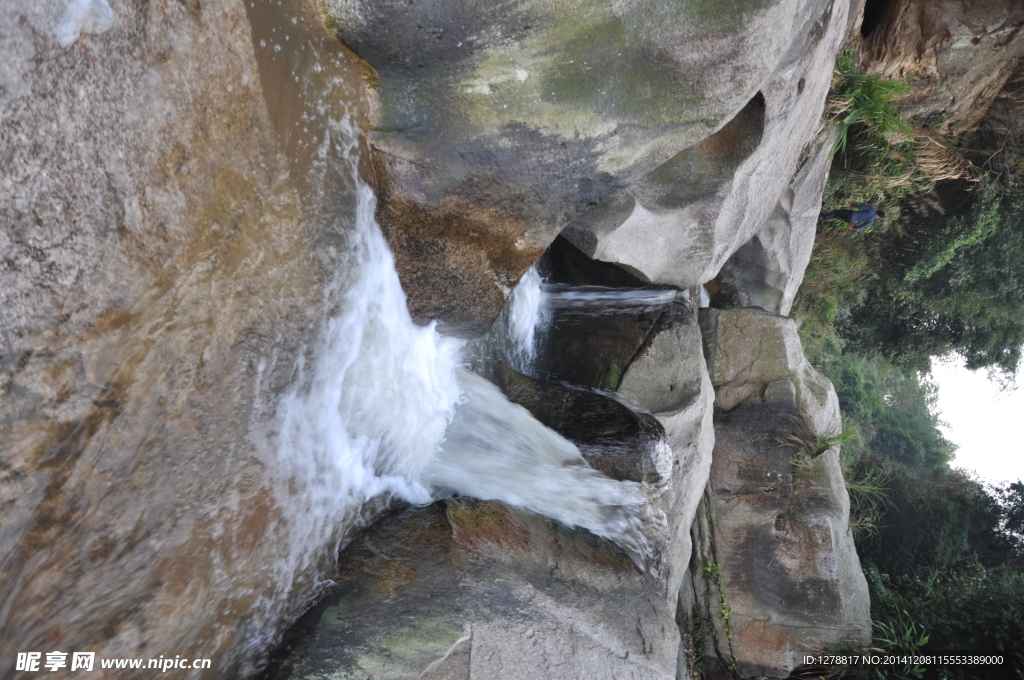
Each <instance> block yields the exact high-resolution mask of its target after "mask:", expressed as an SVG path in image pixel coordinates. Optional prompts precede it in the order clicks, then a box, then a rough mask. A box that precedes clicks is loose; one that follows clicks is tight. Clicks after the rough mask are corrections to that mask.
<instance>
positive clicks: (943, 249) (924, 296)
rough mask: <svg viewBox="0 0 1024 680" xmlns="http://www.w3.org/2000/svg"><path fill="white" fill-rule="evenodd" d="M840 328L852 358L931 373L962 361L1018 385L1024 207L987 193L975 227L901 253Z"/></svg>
mask: <svg viewBox="0 0 1024 680" xmlns="http://www.w3.org/2000/svg"><path fill="white" fill-rule="evenodd" d="M883 257H884V262H882V263H881V265H880V266H879V267H878V268H877V270H876V273H877V274H878V280H877V285H875V286H874V287H873V288H872V289H871V290H869V291H868V293H867V295H866V297H865V298H864V300H863V302H861V303H859V304H857V305H856V306H854V307H853V309H852V310H851V312H850V315H849V316H848V317H847V318H846V319H845V320H844V321H843V323H841V324H840V328H839V332H840V334H841V335H842V336H843V337H844V338H846V339H847V340H848V343H849V344H848V348H849V349H850V350H852V351H854V352H858V353H861V354H863V355H867V356H872V355H876V354H881V355H884V356H885V357H886V358H887V359H889V360H890V361H892V362H893V363H895V364H897V365H899V366H902V367H905V368H908V369H914V370H921V371H923V370H927V369H928V368H929V367H930V362H931V358H932V357H936V356H942V355H946V354H949V353H951V352H956V353H957V354H960V355H962V356H963V357H964V358H965V359H966V364H967V367H968V368H969V369H972V370H974V369H978V368H985V367H993V368H996V369H998V370H1000V371H1001V372H1003V373H1004V374H1005V375H1008V376H1013V375H1014V374H1015V373H1016V370H1017V365H1018V364H1019V363H1020V359H1021V346H1022V345H1024V267H1022V266H1021V264H1022V263H1024V201H1019V200H1017V201H1014V200H1010V199H1008V198H1003V197H1001V196H999V195H997V194H996V193H994V192H988V193H987V194H986V195H985V196H984V197H983V198H982V199H981V200H979V201H977V203H976V204H975V206H974V209H973V210H972V211H971V213H970V215H969V216H967V217H958V218H952V219H950V220H948V221H947V222H946V224H945V225H943V227H942V228H941V229H939V230H937V231H936V230H932V231H930V232H928V233H916V232H915V231H914V230H913V228H912V227H911V228H910V229H909V233H908V234H907V236H905V237H903V238H900V239H898V240H896V241H895V243H893V247H891V248H889V249H888V250H887V251H886V252H885V254H884V256H883Z"/></svg>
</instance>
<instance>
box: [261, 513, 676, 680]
mask: <svg viewBox="0 0 1024 680" xmlns="http://www.w3.org/2000/svg"><path fill="white" fill-rule="evenodd" d="M341 565H342V567H343V571H342V572H341V573H340V574H339V575H338V576H337V577H335V580H336V581H337V583H338V585H337V586H336V587H335V588H334V589H333V592H332V594H331V595H329V596H328V598H327V600H326V601H325V602H324V603H323V604H322V605H321V606H320V607H318V608H317V609H316V610H314V611H313V612H311V613H310V614H309V615H307V619H306V621H305V622H303V624H301V625H302V627H304V628H305V632H306V636H305V637H303V638H301V639H299V640H297V641H296V642H295V643H293V644H292V646H291V647H290V648H289V649H287V650H284V653H283V654H282V656H281V657H280V658H278V659H276V660H275V661H274V665H273V666H272V669H271V671H270V673H269V674H268V676H267V677H268V680H279V679H281V678H295V679H296V680H298V679H300V678H311V677H332V678H392V679H394V680H406V679H408V680H415V679H419V678H425V679H429V680H442V679H443V680H474V679H479V680H485V679H487V680H489V679H492V678H538V679H542V680H543V679H549V680H562V679H564V678H587V679H588V680H589V679H594V680H602V679H607V680H611V678H636V679H637V680H648V679H649V680H662V679H668V678H675V670H676V658H677V655H678V653H679V630H678V628H677V626H676V625H675V622H674V620H673V616H672V612H671V611H670V610H669V608H668V606H667V603H666V601H665V598H664V597H663V595H662V594H661V592H660V589H659V588H658V587H657V585H656V584H655V583H654V582H653V581H651V580H650V579H649V578H648V577H647V576H645V575H644V574H642V573H640V572H639V571H638V570H637V569H636V567H635V566H634V565H633V564H632V563H631V562H630V561H629V558H627V557H626V556H625V555H624V554H622V553H620V552H617V551H616V550H615V549H614V548H613V547H611V546H610V545H609V544H608V543H606V542H604V541H601V540H600V539H597V538H596V537H594V536H592V535H590V534H588V533H586V532H581V531H578V530H570V529H566V528H565V527H563V526H561V525H558V524H557V523H554V522H552V521H550V520H547V519H544V518H542V517H539V516H536V515H530V514H524V513H522V512H519V511H516V510H514V509H512V508H509V507H508V506H505V505H503V504H501V503H497V502H492V501H486V502H485V501H472V500H468V499H466V500H453V501H445V502H441V503H438V504H435V505H432V506H429V507H426V508H418V509H410V510H407V511H405V512H404V513H401V514H399V515H396V516H393V517H391V518H388V519H386V520H383V521H381V522H379V523H378V524H377V525H375V526H374V527H373V528H372V529H370V530H369V531H368V532H367V533H366V534H365V535H363V536H362V537H360V538H359V539H358V540H357V541H356V542H355V543H353V544H352V545H351V546H349V547H348V548H347V549H346V550H345V551H344V552H343V553H342V556H341Z"/></svg>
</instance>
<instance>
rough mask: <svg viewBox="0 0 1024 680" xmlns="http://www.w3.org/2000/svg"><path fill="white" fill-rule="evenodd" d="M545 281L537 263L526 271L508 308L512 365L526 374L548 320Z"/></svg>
mask: <svg viewBox="0 0 1024 680" xmlns="http://www.w3.org/2000/svg"><path fill="white" fill-rule="evenodd" d="M542 286H543V282H542V280H541V276H540V273H539V272H538V271H537V265H534V266H532V267H530V268H529V269H527V270H526V273H525V274H523V276H522V278H520V279H519V283H518V284H517V285H516V287H515V290H513V291H512V295H511V297H509V300H508V303H507V304H506V307H507V308H508V327H509V330H508V334H509V337H510V338H511V339H512V351H511V352H509V354H510V358H511V359H512V362H511V363H512V368H514V369H516V370H517V371H520V372H522V373H525V372H526V371H527V369H528V367H529V365H530V364H531V363H532V362H533V360H534V359H536V358H537V331H538V330H539V327H540V326H541V324H542V323H543V320H544V316H545V314H544V297H543V289H542Z"/></svg>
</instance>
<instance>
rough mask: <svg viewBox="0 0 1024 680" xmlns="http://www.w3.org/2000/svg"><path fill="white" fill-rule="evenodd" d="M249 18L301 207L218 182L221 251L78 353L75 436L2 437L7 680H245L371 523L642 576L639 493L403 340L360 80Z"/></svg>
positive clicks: (514, 339)
mask: <svg viewBox="0 0 1024 680" xmlns="http://www.w3.org/2000/svg"><path fill="white" fill-rule="evenodd" d="M303 4H304V3H303ZM245 5H246V12H247V15H248V18H249V20H250V24H251V28H252V40H253V47H254V49H255V53H256V56H257V60H258V65H259V71H260V80H261V83H262V88H263V91H264V94H265V96H266V101H267V105H268V108H269V110H270V114H271V120H272V122H273V124H274V126H275V128H276V129H277V132H278V134H279V137H280V140H281V143H282V147H283V148H284V150H285V152H286V154H287V160H288V168H284V167H283V166H282V167H276V168H274V169H272V170H270V172H273V173H277V174H278V175H281V176H284V175H289V174H290V177H289V178H288V181H287V182H285V181H284V180H282V181H281V182H280V184H282V185H284V184H288V186H291V187H297V189H296V190H295V193H297V195H298V200H296V199H295V197H294V194H293V193H290V192H292V191H293V190H292V189H288V188H283V189H281V190H280V195H275V196H274V197H266V196H264V197H253V196H250V195H249V194H246V193H244V192H242V190H241V189H239V188H238V187H241V186H243V180H244V178H238V179H237V181H236V180H232V182H235V183H234V184H230V185H229V186H228V188H229V189H232V191H236V193H238V194H240V195H241V196H242V199H244V200H242V199H239V200H238V201H235V202H233V203H231V210H232V211H234V212H232V213H231V215H230V217H231V219H232V220H233V222H232V224H237V225H239V228H238V232H239V234H240V235H238V234H234V233H225V232H226V231H227V230H223V231H220V232H218V231H216V229H217V228H218V227H217V226H216V225H213V226H211V227H210V228H209V233H205V232H204V233H201V234H200V236H201V239H200V240H199V241H198V242H197V243H195V244H191V245H190V247H188V248H184V247H183V248H182V249H181V252H175V253H174V257H176V258H177V259H176V260H174V262H173V263H172V265H173V266H168V268H167V271H166V277H165V278H166V281H164V280H161V281H160V282H159V285H154V286H153V288H152V290H148V291H145V292H144V293H145V294H143V295H141V296H140V297H139V298H138V299H137V300H135V301H133V302H131V303H130V304H128V305H127V306H126V309H125V310H124V313H123V314H122V316H120V317H117V319H119V322H118V323H117V324H113V323H112V324H111V326H110V328H111V330H110V331H105V330H103V328H97V330H96V331H95V333H96V334H97V337H98V338H99V339H98V340H96V343H97V345H99V343H100V342H101V341H102V343H104V344H103V348H102V351H99V350H98V351H97V357H98V359H97V365H99V366H100V368H97V369H96V374H97V375H98V376H99V377H98V378H96V379H95V382H98V384H99V385H101V386H103V390H102V392H99V393H96V391H95V390H96V387H95V385H93V384H92V382H93V379H92V378H90V379H89V380H83V382H82V384H81V385H77V386H75V385H72V386H71V387H69V393H71V394H72V396H77V394H78V392H82V393H84V394H85V395H86V397H88V395H89V394H93V395H94V396H93V397H91V398H87V399H83V400H84V401H85V402H86V403H89V404H92V405H91V406H89V408H90V409H91V411H90V410H87V411H86V412H85V415H84V416H82V417H81V418H80V419H79V420H74V419H71V418H69V421H70V424H69V425H67V426H65V425H63V424H60V423H58V422H57V421H56V420H54V421H53V422H50V421H46V420H45V419H43V418H37V417H36V416H32V417H33V418H36V419H35V420H27V421H25V422H23V423H19V424H17V427H16V428H15V429H13V430H10V429H8V430H6V431H7V432H13V433H14V434H12V435H10V436H9V437H6V438H5V440H4V441H2V442H0V444H3V446H4V454H5V460H8V461H13V462H14V464H15V465H16V466H21V465H23V461H30V462H31V461H39V463H38V467H37V468H36V473H35V477H32V478H29V476H28V475H22V476H21V477H18V476H15V482H17V483H18V484H22V486H20V487H18V489H23V490H22V491H20V492H19V494H18V495H17V496H16V497H15V498H14V500H13V501H12V503H11V504H9V505H8V506H5V507H7V508H8V511H9V513H10V514H9V515H7V517H13V518H15V519H17V520H18V522H21V524H19V523H18V522H14V521H12V522H9V523H2V524H0V538H4V539H5V543H4V547H5V549H6V548H7V547H8V546H11V549H10V551H9V552H6V551H5V552H4V553H3V554H0V573H3V574H4V575H5V576H6V577H7V580H6V581H5V583H4V588H2V589H0V652H2V654H0V655H2V656H3V661H4V663H7V662H8V661H9V659H11V658H13V655H14V654H16V653H17V652H20V651H51V650H54V649H61V650H63V651H93V652H96V653H97V654H98V656H99V657H101V658H112V657H145V656H153V657H155V656H158V655H165V654H171V655H175V654H181V655H188V656H189V657H191V658H204V657H209V658H212V659H213V660H214V664H213V668H212V669H210V670H208V671H206V672H205V673H199V672H198V671H197V672H195V673H193V674H192V676H191V677H199V676H201V677H203V678H211V679H212V678H217V677H227V676H231V675H243V676H244V675H247V674H250V673H252V672H254V671H255V670H256V669H257V668H256V663H257V661H258V660H259V659H260V658H261V655H262V654H263V653H264V652H265V651H266V650H267V648H268V647H269V646H270V645H271V644H273V643H274V641H275V639H276V637H277V635H278V634H279V632H280V630H281V628H282V627H283V626H284V625H286V624H287V622H288V621H289V620H291V619H293V618H294V617H295V616H296V615H297V614H298V613H299V612H300V611H301V610H302V607H304V606H305V605H307V604H308V603H309V601H310V600H311V599H312V598H313V597H315V595H316V594H317V592H318V591H319V589H320V588H321V587H322V583H323V581H322V579H324V577H325V576H326V575H327V574H329V572H330V569H331V566H332V561H333V559H334V558H335V556H336V555H337V550H338V548H339V547H340V546H341V545H342V544H343V543H344V542H345V541H346V540H347V539H348V538H350V537H351V536H352V535H353V533H354V532H355V531H356V530H358V529H359V527H360V526H363V525H365V524H366V523H367V522H369V521H372V520H373V519H374V518H375V517H378V516H379V515H380V512H381V511H382V510H383V508H384V507H385V505H386V502H387V501H388V500H389V499H395V498H398V499H403V500H405V501H407V502H410V503H427V502H430V501H432V500H434V499H440V498H445V497H448V496H451V495H452V494H461V495H466V496H472V497H476V498H481V499H499V500H503V501H505V502H507V503H510V504H513V505H516V506H519V507H522V508H527V509H530V510H533V511H536V512H539V513H543V514H545V515H547V516H550V517H553V518H555V519H558V520H560V521H562V522H565V523H566V524H571V525H577V526H581V527H585V528H587V529H589V530H591V531H593V532H594V533H596V534H599V535H601V536H605V537H607V538H609V539H611V540H614V541H616V542H618V543H619V544H620V545H622V546H623V547H624V548H626V549H627V550H628V551H629V552H630V553H631V554H633V555H634V556H635V557H636V558H637V560H638V561H641V560H643V559H645V557H646V555H647V553H648V545H647V542H646V539H645V538H644V534H643V532H642V523H641V517H640V515H641V508H642V506H643V503H644V489H643V488H642V487H641V486H640V485H638V484H634V483H628V482H617V481H615V480H612V479H609V478H607V477H604V476H602V475H600V474H598V473H597V472H595V471H594V470H592V469H591V468H590V467H589V466H588V465H587V464H586V462H585V460H584V459H583V457H582V456H581V454H580V452H579V450H578V449H577V448H576V447H575V446H574V445H573V444H571V443H570V442H568V441H566V440H565V439H564V438H562V437H560V436H559V435H557V434H555V433H554V432H553V431H551V430H549V429H547V428H545V427H543V426H542V425H541V424H540V423H539V422H537V421H536V420H535V419H534V418H533V417H531V416H530V415H529V413H528V412H527V411H526V410H525V409H523V408H521V407H519V406H516V405H514V404H512V403H510V402H509V401H508V400H507V399H505V397H504V396H503V395H502V394H501V392H500V391H499V390H498V389H497V388H496V387H494V386H493V385H492V384H490V383H489V382H487V381H486V380H484V379H483V378H481V377H479V376H477V375H474V374H473V373H471V372H469V371H468V370H467V368H466V366H465V365H464V356H463V354H464V349H465V348H464V343H463V342H462V341H459V340H455V339H452V338H446V337H443V336H441V335H440V334H439V333H438V332H437V330H436V328H435V327H434V326H433V325H429V326H418V325H416V324H415V323H413V321H412V320H411V318H410V316H409V313H408V311H407V308H406V301H405V295H404V293H403V292H402V289H401V286H400V284H399V279H398V276H397V274H396V272H395V267H394V261H393V258H392V256H391V253H390V252H389V250H388V247H387V243H386V241H385V239H384V237H383V236H382V234H381V232H380V229H379V227H378V225H377V224H376V222H375V219H374V207H375V198H374V195H373V192H372V190H371V189H370V187H369V186H368V184H367V183H366V181H364V178H363V173H362V172H361V168H362V169H365V167H366V153H365V151H364V148H365V141H364V140H363V139H362V137H361V128H362V127H363V125H364V124H365V117H364V114H363V113H362V111H361V108H360V106H361V104H360V101H361V95H360V92H359V85H358V75H357V76H356V77H354V78H353V75H352V74H353V73H355V74H358V73H359V68H358V65H357V64H356V63H355V62H354V60H352V59H351V57H350V55H346V54H345V53H344V50H343V49H342V48H341V47H340V46H339V45H337V43H336V42H334V41H332V39H330V38H329V37H328V36H326V35H324V31H323V29H322V26H319V21H320V19H319V17H315V16H314V17H310V16H308V15H303V14H296V13H295V12H297V11H298V10H296V9H295V8H296V7H298V5H297V4H296V5H293V4H291V3H288V2H285V3H281V2H268V1H267V0H253V1H252V2H246V3H245ZM346 60H348V61H346ZM246 186H247V185H246ZM232 195H234V194H232ZM260 200H264V201H265V202H266V203H267V204H272V205H271V207H270V208H264V210H265V212H264V213H258V212H255V213H254V215H252V216H247V215H245V214H243V212H244V210H245V209H251V210H253V211H258V210H259V209H260V207H261V205H264V204H261V203H260ZM299 203H301V205H300V206H298V207H296V204H299ZM299 213H301V215H300V217H301V219H299V218H296V217H295V215H296V214H299ZM247 220H249V221H247ZM250 222H251V223H250ZM201 229H202V228H199V229H198V230H199V231H201ZM231 248H236V250H231ZM540 289H541V281H540V278H539V276H537V275H536V272H533V273H532V274H528V275H527V276H526V277H524V283H523V285H522V286H521V287H520V289H518V290H517V293H516V296H515V298H514V300H513V303H512V304H511V305H509V306H508V311H507V315H508V316H510V318H511V319H512V320H513V323H512V327H513V328H514V329H515V330H514V332H513V334H512V336H510V337H509V338H507V339H506V343H507V344H508V343H510V344H511V345H513V346H515V347H517V348H518V349H516V350H515V352H516V353H517V354H518V356H519V357H520V359H521V360H522V361H523V362H529V361H530V359H531V356H532V354H531V353H532V352H533V351H535V350H534V348H535V346H536V338H535V337H534V336H532V335H531V334H533V333H535V329H536V328H538V327H540V326H542V324H539V323H538V319H540V318H541V316H542V307H543V304H542V300H541V298H542V296H541V294H540ZM40 356H41V357H42V358H41V359H40V361H41V360H43V359H45V355H44V353H41V355H40ZM35 360H36V359H32V361H35ZM100 360H102V361H100ZM28 369H30V370H31V369H33V365H32V364H29V365H28ZM100 369H102V371H101V370H100ZM89 390H92V392H89ZM33 408H35V405H32V404H30V405H29V408H28V411H27V412H31V410H32V409H33ZM76 417H77V416H76ZM33 464H34V463H33ZM19 469H20V468H19ZM26 469H28V468H26ZM19 474H20V473H19ZM24 518H28V519H24Z"/></svg>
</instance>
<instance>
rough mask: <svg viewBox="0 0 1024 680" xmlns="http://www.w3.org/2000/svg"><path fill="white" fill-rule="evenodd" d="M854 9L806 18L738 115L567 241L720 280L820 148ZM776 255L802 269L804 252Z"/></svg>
mask: <svg viewBox="0 0 1024 680" xmlns="http://www.w3.org/2000/svg"><path fill="white" fill-rule="evenodd" d="M849 10H850V4H849V3H845V2H839V3H834V4H832V5H829V6H826V7H824V8H819V9H818V10H817V11H811V12H808V13H806V14H804V15H802V16H805V17H808V19H807V21H806V23H805V24H803V25H802V27H801V32H800V33H799V34H798V36H796V37H795V38H794V42H793V44H792V49H791V50H790V51H788V52H787V53H786V54H785V55H784V58H783V59H781V60H780V61H779V62H777V63H775V64H774V65H773V70H772V73H771V74H770V75H769V76H768V77H767V78H765V79H764V80H763V81H762V82H761V83H760V85H759V91H758V92H757V94H756V95H755V96H753V97H751V99H750V100H749V101H748V102H747V104H746V105H745V106H744V108H743V109H741V110H740V111H739V112H738V113H737V114H736V116H735V117H734V118H732V119H731V120H730V121H729V122H728V123H727V124H726V125H724V126H723V127H721V128H720V129H718V130H717V131H716V132H715V133H714V134H713V135H711V136H709V137H707V138H705V139H704V140H702V141H701V142H700V143H699V144H696V145H694V146H692V147H689V148H687V149H685V150H682V151H680V152H679V153H677V154H676V155H675V156H673V157H672V158H670V159H668V160H667V161H666V162H665V163H663V164H662V165H660V166H659V167H657V168H655V169H653V170H652V171H651V172H649V173H648V174H646V175H644V176H643V177H640V178H638V179H637V180H636V181H635V182H633V183H632V184H631V185H630V186H629V187H628V188H627V189H626V190H625V191H623V192H621V193H620V194H618V195H616V196H615V197H614V198H612V199H610V200H608V201H606V202H604V203H602V204H600V205H597V206H595V207H594V208H592V209H591V210H589V211H588V212H586V213H584V214H582V215H580V216H579V218H577V219H575V220H574V221H573V222H572V223H571V224H570V225H569V226H568V228H567V229H566V231H565V235H566V237H567V238H569V239H570V240H571V241H572V242H573V243H575V244H576V245H577V246H578V247H579V248H580V249H581V250H583V251H584V252H585V253H587V254H588V255H589V256H591V257H593V258H594V259H597V260H602V261H605V262H613V263H616V264H618V265H619V266H622V267H624V268H626V269H628V270H629V271H632V272H634V273H635V274H636V275H637V276H639V277H640V278H642V279H644V280H646V281H650V282H654V283H663V284H671V285H674V286H678V287H681V288H688V287H690V286H696V285H699V284H702V283H704V282H706V281H710V280H711V279H713V278H714V277H715V276H716V275H717V274H718V272H719V271H720V270H721V268H722V266H723V265H724V264H725V263H726V262H727V261H728V259H729V258H730V257H731V256H732V255H733V254H734V253H735V252H736V251H737V250H739V249H740V248H741V247H742V246H743V245H744V244H746V243H748V242H750V240H751V239H752V238H754V237H755V235H756V234H757V233H758V231H759V230H761V229H762V225H764V224H765V223H766V221H768V220H770V219H773V213H774V212H775V211H776V209H777V207H778V205H779V204H780V203H783V204H785V203H786V202H787V196H786V195H787V193H788V192H789V191H790V189H788V187H789V186H790V184H791V183H792V182H795V180H794V179H793V178H794V175H795V174H797V173H798V170H799V169H800V167H801V165H800V162H801V159H802V158H804V157H806V156H807V155H808V153H809V151H810V149H809V148H808V145H813V146H814V148H815V151H816V152H817V153H818V154H820V153H821V152H820V150H819V148H818V145H817V144H812V140H813V139H814V138H815V136H816V135H817V134H818V132H819V129H820V127H821V114H822V110H823V107H824V102H825V95H826V94H827V92H828V88H829V83H830V78H831V69H832V64H833V62H834V60H835V54H836V51H837V49H838V48H839V45H840V44H841V43H842V42H843V40H844V39H845V37H846V34H847V29H848V26H849V22H850V16H849ZM807 179H810V181H812V182H813V181H815V180H816V179H817V178H810V176H808V178H805V180H804V181H807ZM807 207H809V204H808V205H805V206H800V207H799V209H804V208H807ZM783 210H786V208H785V207H784V208H783ZM774 245H776V246H778V245H782V244H781V243H780V244H774ZM808 247H809V246H808ZM777 257H781V258H783V259H786V260H792V261H793V262H794V265H796V263H797V262H798V261H799V260H800V259H802V257H803V254H802V252H800V253H799V254H796V253H794V254H792V255H782V254H780V255H778V256H777ZM797 268H799V265H797V266H795V267H794V269H797ZM795 273H796V272H795V271H794V274H795Z"/></svg>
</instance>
